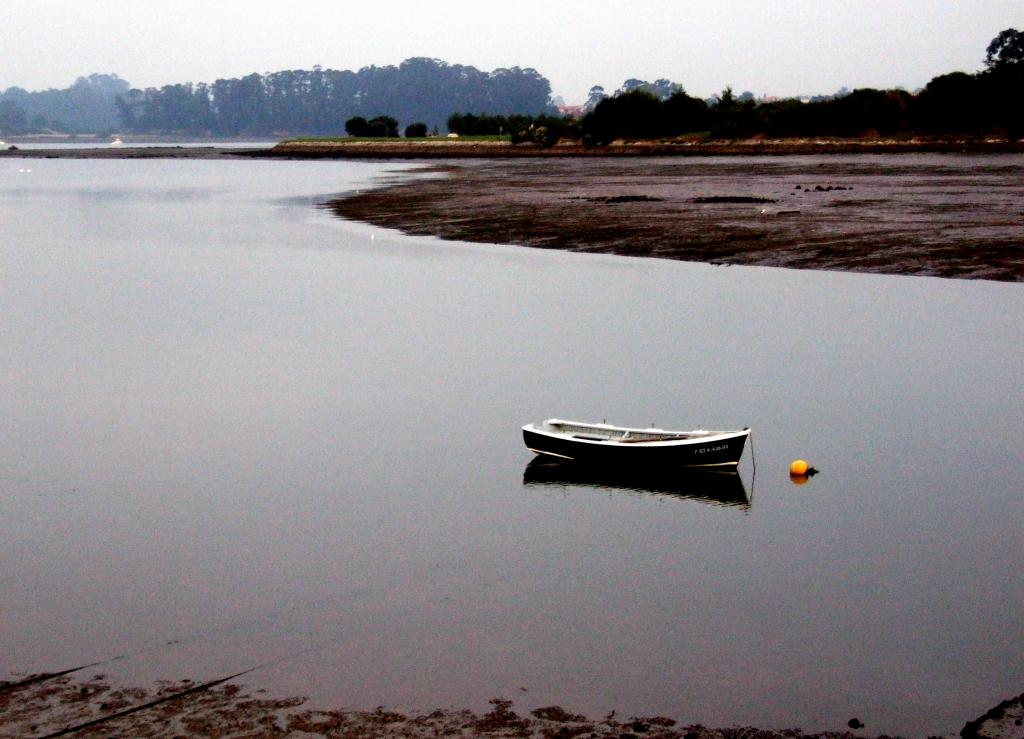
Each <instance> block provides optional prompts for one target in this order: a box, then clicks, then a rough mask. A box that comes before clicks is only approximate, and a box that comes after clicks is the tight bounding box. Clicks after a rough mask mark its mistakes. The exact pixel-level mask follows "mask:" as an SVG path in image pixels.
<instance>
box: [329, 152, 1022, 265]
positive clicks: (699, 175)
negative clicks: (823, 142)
mask: <svg viewBox="0 0 1024 739" xmlns="http://www.w3.org/2000/svg"><path fill="white" fill-rule="evenodd" d="M429 175H430V176H424V177H416V178H409V179H405V180H398V181H396V182H392V183H390V184H388V186H386V187H383V188H381V189H378V190H373V191H367V192H362V193H359V194H355V195H351V196H349V197H345V198H341V199H338V200H335V201H334V202H332V203H331V205H330V207H331V208H332V209H333V210H334V212H335V213H337V214H338V215H339V216H342V217H344V218H349V219H355V220H359V221H365V222H367V223H372V224H375V225H378V226H384V227H388V228H394V229H398V230H400V231H403V232H405V233H409V234H418V235H433V236H438V237H440V238H443V239H454V240H461V241H471V242H483V243H506V244H518V245H523V246H531V247H538V248H547V249H565V250H570V251H579V252H594V253H604V254H620V255H626V256H638V257H658V258H664V259H679V260H684V261H694V262H707V263H711V264H722V265H759V266H769V267H789V268H798V269H823V270H843V271H854V272H875V273H888V274H902V275H929V276H936V277H952V278H962V279H987V280H1002V281H1011V282H1019V281H1021V280H1024V237H1022V233H1024V177H1022V175H1024V157H1020V156H1018V155H983V156H976V155H938V154H903V155H840V156H792V157H760V158H758V157H717V158H716V157H711V158H702V159H690V158H685V159H684V158H649V159H640V160H637V159H628V160H626V159H559V160H500V161H496V160H484V161H473V162H459V163H458V164H450V165H448V166H446V167H444V168H441V169H440V170H439V168H436V167H435V168H434V169H433V170H431V171H429Z"/></svg>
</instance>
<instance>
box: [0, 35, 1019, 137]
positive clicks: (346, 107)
mask: <svg viewBox="0 0 1024 739" xmlns="http://www.w3.org/2000/svg"><path fill="white" fill-rule="evenodd" d="M1022 90H1024V33H1021V32H1019V31H1017V30H1016V29H1013V28H1009V29H1007V30H1005V31H1003V32H1001V33H1000V34H998V35H997V36H996V37H995V38H994V39H993V40H992V42H991V43H990V44H989V46H988V48H987V49H986V54H985V58H984V69H983V70H981V71H980V72H977V73H973V74H971V73H965V72H952V73H950V74H944V75H940V76H938V77H935V78H934V79H932V80H931V81H930V82H929V83H928V84H927V85H926V86H925V87H924V89H922V90H920V91H918V92H917V93H915V94H911V93H909V92H906V91H904V90H875V89H869V88H867V89H859V90H854V91H852V92H850V91H847V90H845V88H844V90H842V91H841V92H840V93H838V94H836V95H834V96H827V97H815V98H811V99H810V100H798V99H788V100H775V101H761V102H758V101H757V100H755V99H754V95H753V94H752V93H749V92H744V93H741V94H740V95H738V96H737V95H734V94H733V92H732V90H731V89H729V88H726V89H725V90H724V91H723V92H722V94H721V95H719V96H716V97H714V98H711V99H708V100H702V99H700V98H695V97H691V96H690V95H688V94H687V93H686V91H685V90H684V89H683V87H682V86H681V85H679V84H677V83H674V82H671V81H670V80H667V79H659V80H656V81H655V82H646V81H644V80H639V79H629V80H626V82H625V83H624V84H623V86H622V88H620V89H619V90H618V91H616V92H615V93H614V94H612V95H606V94H605V92H604V89H603V88H601V87H594V88H592V89H591V91H590V96H589V98H588V100H587V103H586V105H585V106H584V110H585V111H586V114H585V115H584V117H583V118H582V120H581V121H574V120H572V119H569V118H562V117H559V116H557V115H555V109H554V108H553V107H552V105H551V101H550V94H551V86H550V84H549V82H548V80H547V79H545V78H544V77H542V76H541V75H540V74H539V73H538V72H537V71H536V70H535V69H530V68H527V69H521V68H519V67H512V68H511V69H498V70H495V71H493V72H482V71H480V70H478V69H476V68H474V67H467V66H462V65H449V64H447V63H445V62H443V61H440V60H437V59H427V58H422V57H421V58H414V59H407V60H405V61H404V62H402V63H401V64H400V65H398V66H397V67H395V66H385V67H376V66H371V67H364V68H363V69H360V70H359V71H358V72H352V71H337V70H330V69H327V70H325V69H321V68H319V67H314V68H313V69H312V70H292V71H282V72H274V73H268V74H262V75H261V74H251V75H248V76H246V77H242V78H240V79H220V80H217V81H216V82H214V83H212V84H206V83H199V84H195V85H193V84H192V83H190V82H189V83H184V84H175V85H165V86H164V87H161V88H149V89H146V90H138V89H129V85H128V83H127V82H125V81H124V80H121V79H120V78H118V77H117V76H116V75H90V76H89V77H82V78H79V79H78V80H77V81H76V82H75V84H74V85H72V86H71V87H69V88H67V89H66V90H45V91H41V92H27V91H25V90H23V89H21V88H17V87H12V88H10V89H8V90H6V91H4V92H3V93H0V134H7V135H10V134H21V133H29V132H41V131H56V132H64V133H84V132H109V131H112V130H118V129H120V130H123V131H127V132H131V133H153V134H188V135H194V136H207V135H215V136H226V137H238V136H295V135H304V134H308V135H339V134H340V133H341V132H342V131H345V132H347V133H348V134H349V135H353V136H384V137H394V136H398V135H399V130H400V129H399V126H400V122H401V124H404V125H405V129H404V133H405V135H406V136H410V137H418V136H424V135H426V134H427V131H428V130H430V131H431V132H433V133H437V132H438V131H439V129H440V128H441V127H442V126H447V129H448V131H449V132H451V133H456V134H459V135H495V134H499V133H500V134H505V135H508V136H509V137H510V138H511V140H512V141H513V142H517V143H518V142H526V141H529V142H535V143H539V144H542V145H552V144H554V143H556V142H557V141H559V140H560V139H570V140H576V141H580V140H582V141H583V142H584V143H585V144H591V145H602V144H607V143H609V142H611V141H614V140H616V139H655V138H671V137H678V136H683V135H688V134H698V135H701V136H707V137H712V138H737V137H748V136H753V135H758V134H763V135H766V136H772V137H792V136H799V137H806V136H819V135H833V136H862V135H871V134H878V135H894V134H907V133H924V134H966V135H986V134H991V133H995V134H1002V135H1007V136H1009V137H1010V138H1013V139H1019V138H1021V137H1024V99H1022V95H1021V91H1022ZM463 111H472V112H463Z"/></svg>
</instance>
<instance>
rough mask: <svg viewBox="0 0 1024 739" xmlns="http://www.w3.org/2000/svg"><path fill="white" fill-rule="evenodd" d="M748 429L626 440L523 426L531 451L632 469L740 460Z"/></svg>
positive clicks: (724, 463) (725, 463)
mask: <svg viewBox="0 0 1024 739" xmlns="http://www.w3.org/2000/svg"><path fill="white" fill-rule="evenodd" d="M749 434H750V432H749V430H747V429H744V430H742V431H736V432H730V433H727V434H717V435H715V436H711V437H708V438H702V439H686V440H680V441H657V442H648V443H628V442H622V441H618V440H614V439H588V438H578V437H573V436H568V435H565V434H553V433H546V432H544V431H543V430H537V429H533V428H530V427H526V428H524V429H523V441H524V442H525V443H526V446H527V448H528V449H530V451H533V452H536V453H537V454H545V455H549V456H551V457H557V458H560V459H571V460H574V461H576V462H584V463H587V464H595V465H608V466H622V467H630V468H634V469H643V468H654V467H725V466H736V465H738V464H739V461H740V457H741V456H743V447H744V445H745V444H746V442H747V437H748V435H749Z"/></svg>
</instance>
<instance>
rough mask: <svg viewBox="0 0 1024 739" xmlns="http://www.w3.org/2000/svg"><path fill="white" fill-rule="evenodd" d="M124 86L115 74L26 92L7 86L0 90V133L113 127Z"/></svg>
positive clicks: (84, 78)
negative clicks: (63, 86)
mask: <svg viewBox="0 0 1024 739" xmlns="http://www.w3.org/2000/svg"><path fill="white" fill-rule="evenodd" d="M128 87H129V85H128V83H127V82H125V81H124V80H122V79H121V78H119V77H118V76H117V75H116V74H91V75H89V76H88V77H79V78H78V79H77V80H76V81H75V83H74V84H73V85H71V87H68V88H66V89H64V90H53V89H51V90H41V91H38V92H29V91H27V90H24V89H22V88H20V87H10V88H8V89H7V90H4V91H3V92H0V133H2V134H4V135H7V136H12V135H19V134H26V133H40V132H47V131H53V132H57V133H68V134H71V133H97V132H107V131H113V130H117V128H118V126H119V124H120V122H119V119H118V115H117V103H116V100H117V96H118V95H123V94H124V93H126V92H128Z"/></svg>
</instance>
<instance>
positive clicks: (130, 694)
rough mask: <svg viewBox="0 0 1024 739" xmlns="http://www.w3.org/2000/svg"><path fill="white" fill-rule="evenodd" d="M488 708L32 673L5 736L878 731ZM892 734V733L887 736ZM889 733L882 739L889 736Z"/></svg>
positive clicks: (984, 728)
mask: <svg viewBox="0 0 1024 739" xmlns="http://www.w3.org/2000/svg"><path fill="white" fill-rule="evenodd" d="M490 705H491V708H490V710H489V711H487V712H479V713H477V712H474V711H470V710H466V709H456V708H438V709H435V710H433V711H430V712H428V713H416V714H406V713H399V712H397V711H391V710H388V709H386V708H384V707H378V708H376V709H374V710H372V711H366V710H351V709H340V708H339V709H334V710H317V709H313V708H309V707H308V706H307V705H306V700H305V699H304V698H300V697H295V698H272V697H269V696H267V695H266V694H264V693H263V691H252V690H249V689H247V688H246V687H245V685H244V684H239V683H236V682H234V681H232V680H230V679H221V680H215V681H212V682H208V683H197V682H194V681H192V680H181V681H176V682H175V681H160V682H158V683H157V684H155V685H152V686H150V688H148V689H146V688H125V687H119V686H118V685H116V684H115V683H114V682H113V681H111V680H110V679H108V677H107V676H106V675H103V674H102V673H97V674H94V675H93V676H92V677H89V678H80V679H76V678H75V677H73V676H72V675H68V674H62V673H58V674H53V675H45V674H41V675H31V676H25V677H22V678H20V679H16V680H12V681H9V682H0V736H2V737H22V736H25V737H30V736H31V737H56V736H67V735H73V736H87V737H88V736H95V737H101V736H102V737H108V736H151V737H181V736H201V737H227V736H244V737H287V736H303V737H437V736H463V737H536V738H538V739H541V738H543V739H569V738H570V737H594V738H598V737H607V738H609V739H610V738H611V737H617V738H619V739H622V738H624V737H631V738H632V739H639V738H640V737H644V738H645V739H865V737H866V736H870V735H871V734H867V733H865V732H866V731H869V727H866V726H865V725H864V723H863V722H862V721H861V720H860V719H858V718H856V717H853V718H851V719H850V720H849V722H848V726H849V728H850V729H851V730H852V731H842V732H838V731H834V732H819V733H807V732H804V731H803V730H801V729H798V728H793V729H786V730H782V731H772V730H766V729H758V728H753V727H738V726H732V727H728V728H717V729H716V728H709V727H706V726H703V725H701V724H688V725H686V724H680V723H679V722H677V721H676V720H675V719H672V718H669V717H666V716H617V715H616V714H615V712H611V713H610V714H608V715H607V716H605V717H603V718H598V719H593V718H588V717H586V716H582V715H579V714H574V713H572V712H571V711H567V710H566V709H564V708H562V707H561V706H546V707H542V708H537V709H534V710H533V711H529V712H523V711H518V710H517V709H516V708H515V706H514V704H513V702H512V701H511V700H506V699H502V698H495V699H493V700H492V701H491V702H490ZM1022 717H1024V695H1021V696H1017V697H1015V698H1011V699H1008V700H1006V701H1003V702H1002V703H1000V704H999V705H998V706H995V707H993V708H992V709H991V710H990V711H988V712H987V713H985V714H984V715H983V716H980V717H979V718H977V719H975V720H973V721H968V722H967V723H966V724H965V725H964V727H963V729H962V730H961V732H960V735H961V737H963V739H981V738H982V737H1009V738H1011V739H1012V738H1013V737H1018V736H1020V725H1021V718H1022ZM883 736H884V735H883ZM879 739H882V738H881V737H879Z"/></svg>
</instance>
